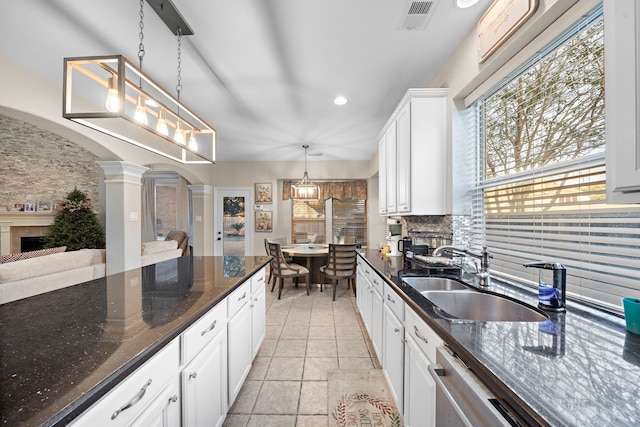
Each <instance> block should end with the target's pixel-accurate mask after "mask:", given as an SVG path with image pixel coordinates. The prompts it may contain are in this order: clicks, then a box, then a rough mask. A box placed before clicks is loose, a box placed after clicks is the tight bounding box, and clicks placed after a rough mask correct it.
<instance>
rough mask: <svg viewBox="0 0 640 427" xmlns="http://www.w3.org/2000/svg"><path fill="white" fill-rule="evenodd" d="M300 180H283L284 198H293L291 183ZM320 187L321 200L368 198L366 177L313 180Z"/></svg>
mask: <svg viewBox="0 0 640 427" xmlns="http://www.w3.org/2000/svg"><path fill="white" fill-rule="evenodd" d="M297 183H298V181H288V180H287V181H283V184H282V200H289V199H290V198H291V184H297ZM313 183H314V184H318V186H319V187H320V200H326V199H331V198H333V199H338V200H345V199H350V198H352V197H354V198H357V199H363V200H366V199H367V181H366V180H364V179H361V180H357V181H313Z"/></svg>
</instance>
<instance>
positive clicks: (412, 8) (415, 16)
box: [399, 1, 438, 31]
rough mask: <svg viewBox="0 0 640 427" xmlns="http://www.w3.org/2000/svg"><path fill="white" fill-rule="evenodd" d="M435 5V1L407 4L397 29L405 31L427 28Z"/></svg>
mask: <svg viewBox="0 0 640 427" xmlns="http://www.w3.org/2000/svg"><path fill="white" fill-rule="evenodd" d="M437 3H438V2H437V1H411V2H408V3H407V6H406V7H405V10H404V13H403V15H402V22H401V23H400V27H399V28H400V29H401V30H405V31H415V30H424V29H425V28H427V24H428V23H429V20H430V19H431V16H432V15H433V12H434V9H435V7H436V6H437Z"/></svg>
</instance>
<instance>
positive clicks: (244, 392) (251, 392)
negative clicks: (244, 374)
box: [229, 381, 262, 414]
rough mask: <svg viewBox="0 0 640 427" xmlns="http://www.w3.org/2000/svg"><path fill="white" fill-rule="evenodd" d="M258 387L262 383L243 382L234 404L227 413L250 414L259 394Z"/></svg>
mask: <svg viewBox="0 0 640 427" xmlns="http://www.w3.org/2000/svg"><path fill="white" fill-rule="evenodd" d="M260 387H262V381H245V383H244V384H243V385H242V388H241V389H240V393H238V396H237V397H236V400H235V402H233V405H232V406H231V408H230V409H229V413H230V414H250V413H251V412H252V410H253V405H254V404H255V402H256V398H257V397H258V393H259V392H260Z"/></svg>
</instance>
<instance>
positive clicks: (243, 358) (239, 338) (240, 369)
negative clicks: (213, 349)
mask: <svg viewBox="0 0 640 427" xmlns="http://www.w3.org/2000/svg"><path fill="white" fill-rule="evenodd" d="M227 328H228V330H227V333H228V345H229V359H228V365H229V405H231V404H232V403H233V401H234V400H235V398H236V396H238V393H239V392H240V389H241V388H242V384H243V383H244V380H245V378H247V375H248V374H249V370H250V369H251V361H252V360H253V348H252V345H251V336H252V335H251V308H250V307H249V304H245V305H244V307H242V308H241V309H240V311H238V312H237V313H236V315H235V316H233V317H232V318H231V319H230V320H229V324H228V327H227Z"/></svg>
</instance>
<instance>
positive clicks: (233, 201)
mask: <svg viewBox="0 0 640 427" xmlns="http://www.w3.org/2000/svg"><path fill="white" fill-rule="evenodd" d="M213 192H214V218H215V220H214V221H215V225H214V235H215V248H214V253H215V254H216V255H218V256H248V255H251V253H252V251H253V189H252V188H244V187H242V188H214V190H213Z"/></svg>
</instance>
